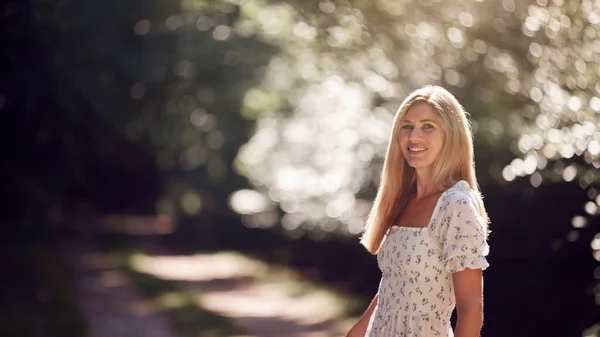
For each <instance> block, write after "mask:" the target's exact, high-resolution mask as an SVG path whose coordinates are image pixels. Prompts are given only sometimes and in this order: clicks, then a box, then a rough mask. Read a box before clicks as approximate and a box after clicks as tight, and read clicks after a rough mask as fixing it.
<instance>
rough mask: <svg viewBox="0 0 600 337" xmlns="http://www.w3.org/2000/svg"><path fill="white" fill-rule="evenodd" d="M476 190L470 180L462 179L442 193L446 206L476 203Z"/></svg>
mask: <svg viewBox="0 0 600 337" xmlns="http://www.w3.org/2000/svg"><path fill="white" fill-rule="evenodd" d="M475 198H476V192H475V191H474V190H473V189H472V188H471V186H470V185H469V183H468V182H466V181H465V180H460V181H458V182H457V183H456V184H454V185H453V186H452V187H450V188H449V189H447V190H445V191H444V193H443V194H442V200H443V201H444V203H443V204H444V206H446V207H448V206H450V205H465V204H467V205H468V204H473V203H476V201H475V200H476V199H475Z"/></svg>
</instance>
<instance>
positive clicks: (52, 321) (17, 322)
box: [0, 239, 86, 337]
mask: <svg viewBox="0 0 600 337" xmlns="http://www.w3.org/2000/svg"><path fill="white" fill-rule="evenodd" d="M0 256H2V258H1V259H0V262H1V263H2V264H3V268H2V269H3V272H2V278H1V280H2V283H3V285H2V290H1V291H0V336H6V337H12V336H14V337H28V336H32V337H33V336H35V337H37V336H44V337H46V336H47V337H55V336H56V337H79V336H82V335H84V334H85V331H86V324H85V322H84V318H83V316H82V314H81V311H80V308H79V306H78V300H77V296H76V293H75V291H74V289H73V285H72V284H71V280H70V279H69V277H68V273H67V270H66V268H65V266H64V265H63V264H62V262H61V258H60V256H58V254H57V251H56V247H54V245H52V244H50V243H48V242H45V241H41V240H26V239H23V240H18V241H17V242H15V241H12V242H10V243H6V242H3V243H2V244H1V245H0Z"/></svg>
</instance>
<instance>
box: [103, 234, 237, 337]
mask: <svg viewBox="0 0 600 337" xmlns="http://www.w3.org/2000/svg"><path fill="white" fill-rule="evenodd" d="M102 241H103V244H102V247H103V249H104V250H105V251H106V252H107V253H109V254H111V255H113V256H114V257H115V258H116V261H117V263H118V266H119V267H120V268H121V269H123V271H124V272H125V273H126V275H127V277H128V278H129V279H130V281H131V282H132V284H133V285H134V286H135V287H136V288H137V289H138V290H139V291H140V292H141V293H142V294H143V295H144V296H145V297H146V298H147V299H148V300H149V301H150V302H151V305H152V309H153V310H156V311H160V312H161V313H163V314H164V315H165V316H166V317H167V319H168V320H169V323H170V325H171V327H172V329H173V331H174V332H175V333H177V334H179V335H180V336H184V337H198V336H211V337H225V336H235V335H243V334H244V333H245V332H244V331H243V329H241V328H240V327H238V326H236V325H235V324H234V323H233V322H232V321H231V320H229V319H228V318H226V317H223V316H221V315H219V314H217V313H214V312H212V311H210V310H207V309H205V308H203V307H201V306H200V305H199V303H198V301H197V298H198V295H199V294H198V293H197V292H196V291H193V292H192V291H190V290H188V289H186V288H185V287H184V286H182V285H180V284H179V283H177V282H174V281H170V280H164V279H161V278H158V277H156V276H154V275H151V274H148V273H144V272H140V271H138V270H136V269H135V268H134V263H133V261H134V258H135V257H136V256H139V255H140V254H141V253H140V252H138V251H136V249H135V247H133V245H132V244H131V243H130V242H129V240H128V239H127V237H125V236H110V237H107V238H105V240H102Z"/></svg>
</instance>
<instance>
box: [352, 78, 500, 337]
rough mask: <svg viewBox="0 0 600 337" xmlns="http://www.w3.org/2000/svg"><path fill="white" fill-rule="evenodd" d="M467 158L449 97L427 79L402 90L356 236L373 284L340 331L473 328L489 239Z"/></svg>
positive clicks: (413, 332) (422, 332)
mask: <svg viewBox="0 0 600 337" xmlns="http://www.w3.org/2000/svg"><path fill="white" fill-rule="evenodd" d="M474 166H475V165H474V160H473V141H472V136H471V128H470V125H469V121H468V119H467V113H466V112H465V110H464V109H463V108H462V106H461V105H460V104H459V102H458V101H457V100H456V98H454V96H452V94H450V93H449V92H448V91H446V90H445V89H443V88H441V87H437V86H427V87H424V88H421V89H418V90H416V91H414V92H413V93H411V94H410V95H409V96H408V97H407V98H406V99H405V100H404V102H402V104H401V105H400V108H399V109H398V112H397V113H396V117H395V119H394V124H393V129H392V135H391V141H390V144H389V146H388V151H387V155H386V158H385V163H384V167H383V172H382V175H381V185H380V187H379V190H378V192H377V197H376V199H375V202H374V204H373V208H372V210H371V213H370V215H369V221H368V224H367V227H366V229H365V232H364V234H363V236H362V238H361V243H362V244H363V245H364V246H365V247H366V248H367V250H368V251H369V252H371V253H372V254H376V255H377V261H378V264H379V268H380V269H381V272H382V278H381V283H380V285H379V290H378V292H377V294H376V295H375V298H374V299H373V301H372V303H371V304H370V305H369V307H368V308H367V310H366V312H365V313H364V315H363V316H362V317H361V318H360V320H359V321H358V322H357V323H356V324H355V326H354V327H353V328H352V329H351V330H350V332H349V333H348V337H363V336H368V337H395V336H403V337H429V336H441V337H449V336H453V335H454V336H456V337H477V336H479V333H480V330H481V326H482V322H483V276H482V271H483V270H484V269H486V268H487V267H488V263H487V261H486V258H485V257H486V256H487V255H488V251H489V247H488V245H487V233H488V230H487V223H488V217H487V213H486V211H485V207H484V205H483V201H482V198H481V195H480V192H479V186H478V183H477V180H476V177H475V167H474ZM455 308H456V311H457V322H456V327H455V331H454V333H453V331H452V327H451V326H450V316H451V314H452V311H453V310H454V309H455Z"/></svg>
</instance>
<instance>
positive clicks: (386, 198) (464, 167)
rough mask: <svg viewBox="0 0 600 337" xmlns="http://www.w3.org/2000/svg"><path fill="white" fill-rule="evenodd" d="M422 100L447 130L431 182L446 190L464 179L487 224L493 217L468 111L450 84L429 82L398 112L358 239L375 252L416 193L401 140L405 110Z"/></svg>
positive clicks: (412, 170)
mask: <svg viewBox="0 0 600 337" xmlns="http://www.w3.org/2000/svg"><path fill="white" fill-rule="evenodd" d="M420 103H424V104H429V105H430V106H431V107H432V108H433V110H434V111H435V113H436V115H437V117H438V118H439V119H440V121H441V124H442V128H443V129H444V131H445V133H446V141H445V144H444V146H443V148H442V150H441V152H440V155H439V157H438V158H437V160H436V161H435V162H434V164H433V170H432V171H433V183H434V184H435V186H436V187H437V188H438V189H440V190H446V189H448V188H450V187H452V186H454V185H455V184H456V183H458V182H459V181H460V180H465V181H466V182H467V183H468V184H469V186H470V187H471V189H472V190H473V192H474V193H473V194H474V195H475V198H476V200H477V204H478V208H479V212H480V215H481V217H482V218H483V219H485V221H486V225H487V222H488V221H489V218H488V216H487V213H486V211H485V207H484V205H483V200H482V197H481V192H480V190H479V184H478V183H477V178H476V176H475V161H474V155H473V136H472V131H471V124H470V122H469V119H468V118H467V112H466V111H465V110H464V108H463V107H462V105H461V104H460V103H459V102H458V100H457V99H456V98H455V97H454V96H453V95H452V94H451V93H450V92H448V91H447V90H446V89H444V88H442V87H439V86H426V87H423V88H420V89H417V90H415V91H413V92H412V93H411V94H410V95H408V97H406V98H405V99H404V101H403V102H402V104H401V105H400V107H399V108H398V111H397V112H396V116H395V117H394V123H393V126H392V132H391V139H390V142H389V145H388V149H387V154H386V156H385V161H384V164H383V170H382V172H381V180H380V185H379V189H378V190H377V196H376V197H375V201H374V202H373V206H372V208H371V212H370V214H369V217H368V220H367V226H366V227H365V231H364V233H363V235H362V237H361V240H360V241H361V243H362V244H363V245H364V246H365V247H366V248H367V250H368V251H369V252H370V253H371V254H377V252H378V251H379V248H380V246H381V243H382V242H383V239H384V237H385V234H386V233H387V231H388V229H389V228H390V227H391V226H393V225H395V223H396V222H397V221H398V220H399V218H400V215H401V214H402V212H403V211H404V209H405V208H406V205H407V204H408V201H409V200H410V198H411V197H412V196H413V195H414V194H415V193H416V188H417V186H416V181H415V170H414V168H412V167H411V166H409V165H408V163H407V162H406V159H405V158H404V155H403V154H402V149H401V147H400V142H399V140H400V132H401V127H402V122H403V120H404V118H405V116H406V113H407V112H408V110H409V109H410V108H411V107H412V106H413V105H415V104H420Z"/></svg>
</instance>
